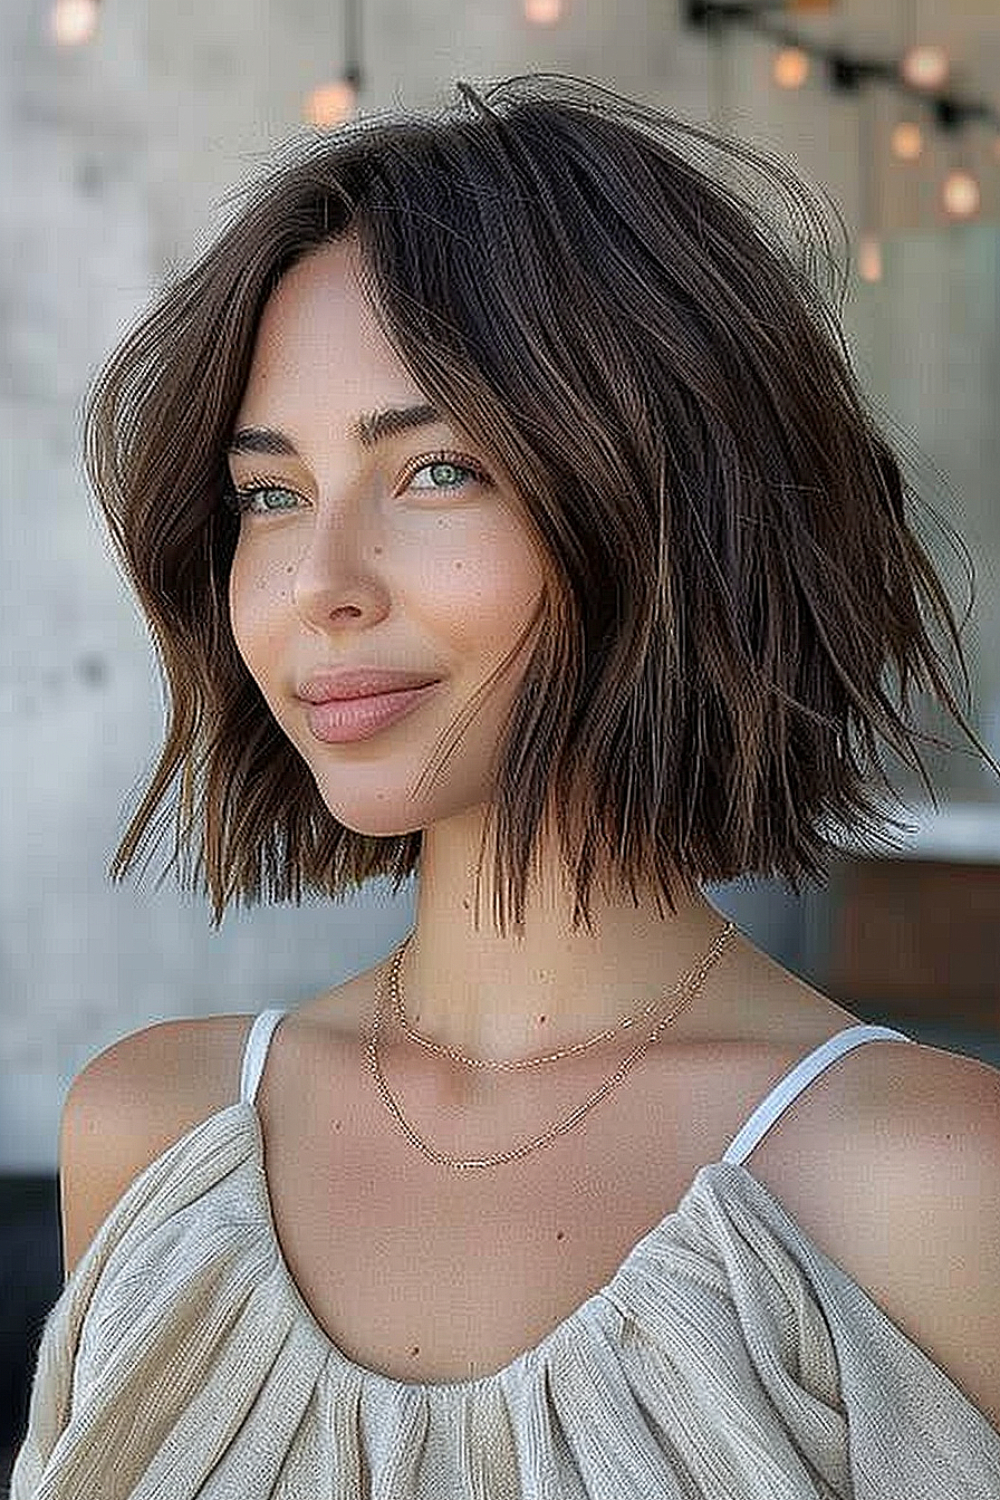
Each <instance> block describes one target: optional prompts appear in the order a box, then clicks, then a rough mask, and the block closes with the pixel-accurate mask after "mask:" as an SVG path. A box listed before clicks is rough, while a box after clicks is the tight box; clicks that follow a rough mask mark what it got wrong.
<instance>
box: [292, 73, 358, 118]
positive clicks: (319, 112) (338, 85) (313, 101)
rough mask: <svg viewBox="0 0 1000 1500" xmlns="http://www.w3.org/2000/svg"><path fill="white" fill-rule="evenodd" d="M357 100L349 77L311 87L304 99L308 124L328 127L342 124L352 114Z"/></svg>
mask: <svg viewBox="0 0 1000 1500" xmlns="http://www.w3.org/2000/svg"><path fill="white" fill-rule="evenodd" d="M357 102H358V91H357V89H356V88H355V87H354V84H353V83H351V82H350V80H349V79H346V78H339V79H337V81H336V82H335V83H324V84H321V85H320V87H319V88H316V89H313V91H312V93H311V94H309V96H308V97H307V99H306V107H305V116H306V119H307V120H308V121H309V124H310V125H318V126H319V127H320V128H321V129H329V128H330V127H331V126H333V125H342V124H343V123H344V121H345V120H349V119H350V118H351V116H352V115H353V113H354V111H355V108H356V107H357Z"/></svg>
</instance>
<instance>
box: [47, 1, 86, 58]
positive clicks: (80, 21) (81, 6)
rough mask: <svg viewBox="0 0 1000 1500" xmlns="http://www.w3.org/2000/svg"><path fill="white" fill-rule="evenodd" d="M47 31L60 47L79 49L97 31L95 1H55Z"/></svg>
mask: <svg viewBox="0 0 1000 1500" xmlns="http://www.w3.org/2000/svg"><path fill="white" fill-rule="evenodd" d="M49 29H50V30H51V33H52V38H53V40H54V41H56V42H58V43H59V45H60V47H79V46H81V45H82V44H83V43H84V42H89V41H90V39H91V37H92V36H93V35H94V32H95V31H96V30H97V0H56V4H55V5H54V6H53V7H52V11H51V13H50V16H49Z"/></svg>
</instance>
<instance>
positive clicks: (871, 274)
mask: <svg viewBox="0 0 1000 1500" xmlns="http://www.w3.org/2000/svg"><path fill="white" fill-rule="evenodd" d="M858 275H859V276H860V277H861V280H862V281H881V280H882V242H881V240H880V239H879V237H878V235H877V234H863V235H862V236H861V241H860V243H859V245H858Z"/></svg>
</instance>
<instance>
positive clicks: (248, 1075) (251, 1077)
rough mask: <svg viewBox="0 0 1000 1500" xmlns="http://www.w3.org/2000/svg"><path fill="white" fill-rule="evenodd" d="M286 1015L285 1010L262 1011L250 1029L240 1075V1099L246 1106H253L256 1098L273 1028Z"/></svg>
mask: <svg viewBox="0 0 1000 1500" xmlns="http://www.w3.org/2000/svg"><path fill="white" fill-rule="evenodd" d="M287 1014H288V1011H287V1010H278V1009H275V1008H274V1007H272V1008H271V1009H270V1010H262V1011H261V1013H260V1015H259V1016H258V1017H257V1019H256V1020H255V1021H254V1023H253V1025H252V1026H251V1027H250V1032H249V1035H248V1036H247V1039H246V1044H245V1046H244V1048H243V1068H242V1071H241V1073H240V1098H241V1099H242V1100H244V1101H245V1102H246V1103H248V1104H253V1102H254V1100H255V1099H256V1097H257V1087H258V1085H259V1083H260V1075H261V1074H262V1073H263V1071H264V1063H265V1061H266V1059H267V1049H268V1047H269V1046H270V1045H271V1038H272V1036H273V1035H274V1031H275V1027H276V1026H277V1024H278V1022H279V1021H280V1020H281V1018H282V1016H287Z"/></svg>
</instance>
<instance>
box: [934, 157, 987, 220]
mask: <svg viewBox="0 0 1000 1500" xmlns="http://www.w3.org/2000/svg"><path fill="white" fill-rule="evenodd" d="M979 199H980V193H979V183H978V182H977V181H976V179H975V177H973V175H972V173H971V172H967V171H966V170H965V168H964V167H955V168H954V169H953V170H952V171H951V172H949V173H948V176H947V177H946V178H945V180H944V187H943V188H942V190H941V202H942V204H943V205H944V211H945V213H946V214H947V215H948V217H949V218H952V219H971V218H972V217H973V216H974V215H975V214H976V213H977V212H978V210H979Z"/></svg>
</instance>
